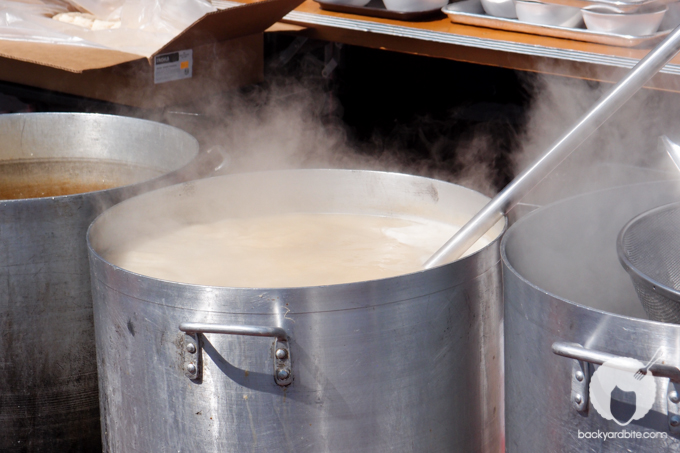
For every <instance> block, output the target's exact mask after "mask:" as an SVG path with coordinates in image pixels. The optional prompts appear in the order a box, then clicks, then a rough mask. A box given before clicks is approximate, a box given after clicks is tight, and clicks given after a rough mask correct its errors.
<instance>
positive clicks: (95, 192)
mask: <svg viewBox="0 0 680 453" xmlns="http://www.w3.org/2000/svg"><path fill="white" fill-rule="evenodd" d="M7 116H11V117H50V116H55V117H83V118H92V117H97V118H102V117H103V118H116V121H132V122H135V123H147V124H152V125H153V127H160V128H163V129H166V130H176V131H179V132H181V133H182V134H184V135H185V136H186V137H187V138H188V139H189V140H190V141H193V144H194V145H195V146H194V147H193V149H194V152H193V155H192V156H191V158H190V159H189V160H187V161H186V162H185V163H184V164H183V165H182V166H181V167H178V168H176V169H174V170H171V171H168V172H166V173H163V174H161V175H158V176H154V177H153V178H149V179H144V180H141V181H137V182H133V183H130V184H124V185H120V186H115V187H109V188H108V189H99V190H91V191H88V192H79V193H72V194H66V195H53V196H47V197H31V198H11V199H7V200H3V199H0V204H1V205H11V204H17V203H22V205H24V204H26V203H31V204H37V203H51V202H53V201H70V200H74V199H77V198H78V197H80V198H82V197H86V196H88V195H91V194H92V195H99V194H102V193H104V192H107V193H108V192H113V191H116V190H119V189H120V190H126V189H129V188H131V187H134V186H137V185H139V184H149V183H154V182H156V181H158V180H160V179H162V178H165V177H167V176H168V175H172V174H175V173H176V172H178V171H180V170H181V169H182V168H184V167H186V166H187V165H189V164H190V163H191V162H192V161H193V160H194V159H196V157H197V156H198V155H199V151H200V145H199V143H198V140H197V139H196V137H194V136H193V135H191V134H190V133H188V132H187V131H185V130H183V129H180V128H178V127H174V126H170V125H169V124H164V123H159V122H157V121H152V120H147V119H143V118H135V117H131V116H124V115H112V114H108V113H86V112H24V113H5V114H2V115H0V117H7ZM20 160H23V159H0V163H2V162H4V161H8V162H10V161H20ZM75 160H82V161H85V160H87V159H80V158H78V159H75ZM92 160H94V161H97V160H103V159H96V158H93V159H92ZM107 162H115V161H107Z"/></svg>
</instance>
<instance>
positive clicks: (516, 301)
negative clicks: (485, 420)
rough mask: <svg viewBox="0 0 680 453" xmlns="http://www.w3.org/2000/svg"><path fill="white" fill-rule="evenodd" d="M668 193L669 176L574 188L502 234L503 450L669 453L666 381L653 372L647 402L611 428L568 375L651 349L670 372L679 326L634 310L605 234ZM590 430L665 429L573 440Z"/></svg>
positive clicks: (677, 441) (679, 351)
mask: <svg viewBox="0 0 680 453" xmlns="http://www.w3.org/2000/svg"><path fill="white" fill-rule="evenodd" d="M678 196H680V181H664V182H655V183H644V184H635V185H631V186H623V187H617V188H613V189H608V190H603V191H600V192H596V193H592V194H586V195H579V196H577V197H574V198H571V199H567V200H564V201H561V202H558V203H555V204H553V205H550V206H547V207H544V208H540V209H537V210H535V211H533V212H532V213H530V214H528V215H526V216H525V217H523V218H522V219H520V220H519V221H518V222H517V223H515V224H514V225H513V226H512V227H511V228H510V229H509V230H508V232H507V233H506V235H505V237H504V239H503V241H502V245H501V254H502V259H503V280H504V298H505V362H506V368H505V370H506V424H507V437H506V441H507V451H508V452H524V451H545V452H619V451H635V452H656V451H680V438H679V437H678V436H679V433H678V432H677V429H676V427H674V426H673V425H672V424H671V421H672V420H673V417H675V416H677V415H678V410H680V408H678V405H677V404H675V403H673V401H671V400H670V399H669V395H670V393H672V392H673V391H677V390H678V389H677V388H676V386H677V384H675V383H674V382H671V381H670V380H669V379H666V378H662V377H658V378H655V381H656V384H657V397H656V401H655V402H654V405H653V407H652V410H651V411H650V412H649V413H648V414H647V415H646V416H645V417H644V418H642V419H640V420H635V421H633V422H631V423H630V424H629V425H626V426H625V427H621V426H619V425H618V424H617V423H615V422H614V421H609V420H606V419H604V418H603V417H602V416H601V415H600V414H598V412H597V411H596V410H595V409H594V408H593V406H592V404H590V403H589V402H588V401H587V396H588V393H587V389H588V387H587V386H586V385H585V384H582V385H581V386H580V387H579V385H580V383H579V382H578V380H577V376H578V375H577V373H578V372H579V371H580V372H582V373H584V372H585V374H584V379H583V381H582V382H586V383H587V381H588V379H589V377H588V376H589V374H592V372H593V371H594V370H596V369H597V365H596V364H597V363H600V362H601V361H603V360H604V359H606V358H611V357H612V356H622V357H631V358H634V359H637V360H640V361H641V362H642V363H647V362H648V361H649V359H651V358H652V357H653V356H654V354H655V352H656V351H657V350H658V349H659V348H661V351H662V353H663V355H662V357H663V360H664V362H663V363H657V364H656V365H654V367H657V368H656V370H657V371H659V374H660V375H663V374H665V375H666V376H669V377H673V378H674V380H675V378H676V377H677V367H678V366H679V365H680V348H678V345H679V344H680V326H677V325H672V324H663V323H658V322H654V321H649V320H647V319H645V316H646V315H645V313H644V310H643V309H642V306H641V304H640V302H639V301H638V299H637V295H636V294H635V290H634V288H633V285H632V283H631V282H630V279H629V277H628V275H627V274H626V272H625V270H624V269H623V268H622V267H621V266H620V264H619V263H618V257H617V252H616V237H617V235H618V233H619V231H620V229H621V227H622V226H623V225H624V224H625V223H627V222H628V220H630V219H631V218H632V217H634V216H635V215H637V214H639V213H641V212H644V211H646V210H648V209H651V208H652V207H655V206H660V205H663V204H666V203H668V202H670V201H672V200H675V199H677V198H678ZM555 343H558V344H557V345H556V347H555ZM564 343H572V345H567V346H565V345H564ZM573 344H575V345H573ZM554 350H556V351H557V352H559V353H561V354H562V355H564V356H559V355H556V354H555V353H554ZM654 371H655V368H652V373H653V374H654V375H656V373H654ZM577 394H579V395H581V399H582V401H581V405H580V406H579V407H577V401H576V399H575V396H576V395H577ZM598 430H599V431H601V432H614V433H621V432H623V431H627V432H639V433H642V434H641V435H648V436H667V437H666V438H661V437H658V438H639V439H638V438H634V437H629V438H608V439H606V440H604V439H602V438H600V439H599V440H598V439H586V438H584V437H579V434H580V435H581V436H584V433H586V432H596V431H598ZM645 433H646V434H645Z"/></svg>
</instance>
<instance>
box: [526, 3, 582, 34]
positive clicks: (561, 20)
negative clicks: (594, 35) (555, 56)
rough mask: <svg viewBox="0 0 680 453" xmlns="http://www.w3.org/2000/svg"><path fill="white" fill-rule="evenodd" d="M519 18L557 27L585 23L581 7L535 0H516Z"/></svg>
mask: <svg viewBox="0 0 680 453" xmlns="http://www.w3.org/2000/svg"><path fill="white" fill-rule="evenodd" d="M515 9H516V10H517V18H518V19H519V20H521V21H522V22H527V23H530V24H538V25H552V26H556V27H568V28H576V27H578V26H580V25H582V24H583V16H582V15H581V10H580V9H579V8H572V7H571V6H562V5H552V4H547V3H539V2H535V1H523V0H515Z"/></svg>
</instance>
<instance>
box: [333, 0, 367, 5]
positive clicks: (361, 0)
mask: <svg viewBox="0 0 680 453" xmlns="http://www.w3.org/2000/svg"><path fill="white" fill-rule="evenodd" d="M324 2H325V3H335V4H336V5H348V6H366V5H368V4H369V3H370V2H371V0H324Z"/></svg>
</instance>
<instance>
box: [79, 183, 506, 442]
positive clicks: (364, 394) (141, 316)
mask: <svg viewBox="0 0 680 453" xmlns="http://www.w3.org/2000/svg"><path fill="white" fill-rule="evenodd" d="M487 200H488V199H487V198H486V197H483V196H482V195H480V194H478V193H476V192H473V191H470V190H468V189H465V188H462V187H460V186H455V185H452V184H447V183H444V182H441V181H435V180H430V179H426V178H420V177H415V176H408V175H399V174H391V173H379V172H369V171H343V170H298V171H285V172H266V173H255V174H246V175H232V176H226V177H217V178H211V179H206V180H202V181H198V182H195V183H189V184H183V185H178V186H174V187H171V188H167V189H162V190H160V191H156V192H153V193H149V194H146V195H143V196H140V197H135V198H133V199H130V200H127V201H125V202H123V203H121V204H119V205H118V206H116V207H114V208H112V209H110V210H108V211H107V212H105V213H104V214H103V215H102V216H100V217H99V218H98V219H97V220H96V221H95V222H94V223H93V225H92V227H91V229H90V232H89V236H88V237H89V244H90V259H91V270H92V277H93V278H92V283H93V292H94V301H95V302H94V303H95V325H96V335H97V360H98V366H99V373H100V389H101V393H100V396H101V402H102V423H103V428H104V429H103V431H104V444H105V450H106V451H111V452H176V451H182V452H223V451H257V452H273V451H276V452H295V453H301V452H313V453H322V452H334V453H335V452H352V453H354V452H371V453H373V452H386V451H399V452H446V453H449V452H451V451H481V452H498V451H502V448H503V415H502V414H503V383H502V382H503V381H502V368H503V365H502V305H501V300H500V286H499V285H500V268H499V259H500V256H499V253H498V248H497V247H498V241H499V236H500V234H501V233H502V231H503V227H504V225H503V224H504V222H501V223H499V224H498V225H497V226H496V228H495V230H494V232H493V235H494V237H495V240H494V241H493V242H492V243H491V244H490V245H489V246H487V247H485V248H484V249H482V250H481V251H479V252H478V253H476V254H474V255H471V256H469V257H466V258H463V259H461V260H459V261H456V262H453V263H450V264H447V265H444V266H441V267H438V268H435V269H431V270H428V271H421V272H417V273H414V274H408V275H403V276H399V277H394V278H388V279H382V280H374V281H365V282H357V283H350V284H341V285H329V286H314V287H299V288H284V289H277V288H227V287H211V286H198V285H187V284H179V283H174V282H168V281H162V280H157V279H153V278H148V277H145V276H141V275H137V274H133V273H130V272H128V271H125V270H122V269H120V268H117V267H115V266H113V265H111V264H110V263H108V262H107V261H105V260H104V259H103V258H102V256H101V252H102V251H105V250H107V249H109V248H111V247H115V245H116V243H117V242H118V241H120V239H121V238H120V237H117V236H116V232H118V231H126V232H128V233H127V234H131V233H129V232H135V233H134V234H139V235H141V236H144V235H146V234H154V233H155V234H158V233H159V231H158V227H159V226H161V227H162V226H163V225H166V224H168V223H169V222H168V221H167V220H168V219H167V217H172V218H173V219H175V220H177V219H180V220H181V221H186V220H190V221H195V220H196V219H201V220H203V221H209V220H211V219H217V218H221V217H225V216H231V215H255V214H257V213H267V214H276V213H284V212H295V211H303V212H348V213H363V214H373V215H405V216H416V217H421V218H422V217H425V218H429V219H434V220H440V221H452V222H464V221H465V218H466V217H467V218H469V216H471V215H472V214H473V213H474V212H476V211H477V209H479V207H480V206H482V205H483V204H484V203H485V202H486V201H487ZM150 219H154V222H153V223H152V224H148V223H147V221H148V220H150ZM459 224H460V223H459ZM187 321H191V322H201V323H212V324H225V325H231V326H234V325H248V326H275V327H280V328H283V329H285V331H286V332H287V335H288V341H289V351H290V358H291V365H292V373H293V381H292V383H291V384H290V385H288V386H287V387H282V386H279V385H277V384H276V382H275V380H274V379H273V377H272V361H273V360H274V358H275V351H276V350H277V349H279V348H277V347H276V346H275V345H274V344H273V341H272V339H270V338H257V337H244V336H240V335H211V334H208V335H203V334H199V335H198V338H199V341H200V345H199V346H201V347H202V350H203V354H201V355H200V357H198V358H197V359H199V360H202V361H203V363H202V369H203V377H202V380H201V381H200V382H198V381H191V380H189V379H187V377H186V376H185V375H184V370H183V369H182V364H183V363H184V362H185V358H184V356H185V355H186V354H185V352H183V351H184V349H185V348H184V346H183V343H184V341H185V340H184V339H183V337H184V335H185V334H184V333H183V332H181V331H180V330H179V329H178V325H179V324H180V323H182V322H187ZM277 359H278V357H277Z"/></svg>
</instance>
